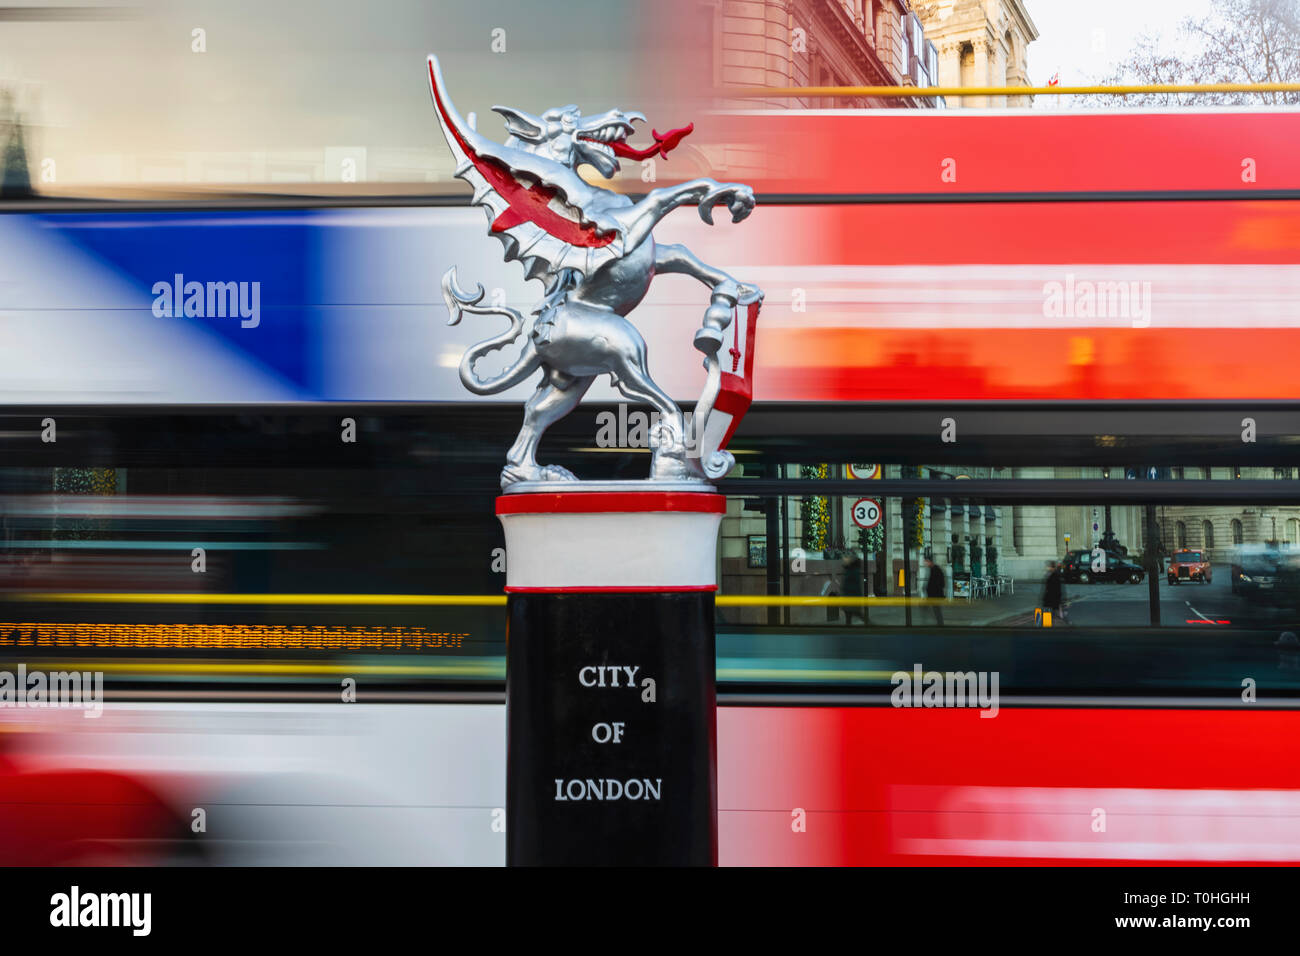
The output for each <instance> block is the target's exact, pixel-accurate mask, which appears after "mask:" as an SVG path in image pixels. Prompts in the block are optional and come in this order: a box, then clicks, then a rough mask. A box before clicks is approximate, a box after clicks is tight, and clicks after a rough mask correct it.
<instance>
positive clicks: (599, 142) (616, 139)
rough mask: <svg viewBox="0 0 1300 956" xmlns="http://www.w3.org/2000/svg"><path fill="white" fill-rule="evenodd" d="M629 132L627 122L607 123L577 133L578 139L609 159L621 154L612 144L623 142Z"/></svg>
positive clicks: (630, 130) (629, 127)
mask: <svg viewBox="0 0 1300 956" xmlns="http://www.w3.org/2000/svg"><path fill="white" fill-rule="evenodd" d="M630 132H632V127H631V125H630V124H628V123H607V124H605V125H604V126H601V127H599V128H598V129H594V130H587V131H586V132H583V133H579V134H578V139H580V140H582V141H583V142H584V143H586V144H587V145H588V146H590V147H591V148H593V149H595V150H596V151H597V152H600V153H604V154H605V155H606V156H608V157H609V158H610V159H614V158H615V157H616V156H618V155H622V154H620V153H619V152H618V151H617V150H616V148H615V146H614V145H613V144H622V143H625V142H626V141H627V135H628V133H630Z"/></svg>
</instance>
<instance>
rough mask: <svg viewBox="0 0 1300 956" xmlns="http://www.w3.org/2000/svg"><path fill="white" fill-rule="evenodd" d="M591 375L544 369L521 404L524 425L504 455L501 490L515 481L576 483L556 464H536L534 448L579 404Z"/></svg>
mask: <svg viewBox="0 0 1300 956" xmlns="http://www.w3.org/2000/svg"><path fill="white" fill-rule="evenodd" d="M594 381H595V376H594V375H591V376H584V377H581V378H579V377H575V376H572V375H565V374H564V373H562V372H558V371H556V370H554V369H548V370H547V374H546V377H545V378H543V379H542V382H541V384H540V385H538V386H537V390H536V391H535V392H533V395H532V397H531V398H529V399H528V401H527V403H526V404H525V405H524V425H523V428H521V429H520V430H519V437H518V438H516V439H515V443H514V444H513V445H511V446H510V451H509V453H508V454H507V455H506V467H505V468H504V469H502V471H501V487H502V488H503V489H504V488H508V487H509V486H510V485H513V484H514V483H515V482H517V481H576V480H577V476H576V475H575V474H573V472H571V471H569V470H568V469H567V468H563V467H561V466H560V465H539V464H537V446H538V445H539V444H540V443H541V440H542V435H543V434H544V433H545V432H546V429H547V428H549V427H550V426H551V425H552V424H553V423H554V422H557V421H559V420H560V419H561V418H563V417H564V416H565V415H567V414H569V412H571V411H573V409H574V408H575V407H576V406H577V404H578V402H580V401H582V396H583V395H585V394H586V393H587V389H589V388H590V387H591V383H592V382H594Z"/></svg>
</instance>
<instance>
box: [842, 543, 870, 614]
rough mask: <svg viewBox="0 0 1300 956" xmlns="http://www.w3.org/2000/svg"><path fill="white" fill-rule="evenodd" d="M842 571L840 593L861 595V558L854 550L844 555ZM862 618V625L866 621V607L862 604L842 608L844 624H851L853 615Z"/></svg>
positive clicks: (846, 595) (851, 595)
mask: <svg viewBox="0 0 1300 956" xmlns="http://www.w3.org/2000/svg"><path fill="white" fill-rule="evenodd" d="M843 563H844V573H843V576H842V578H841V580H840V594H841V595H842V596H844V597H859V598H860V597H862V596H863V593H862V559H861V558H860V557H858V555H857V553H856V552H854V551H849V552H848V553H846V554H845V555H844V562H843ZM855 616H856V617H860V618H862V623H863V625H866V623H867V613H866V608H865V607H864V606H862V605H859V606H857V607H852V606H846V607H845V608H844V623H845V625H846V626H848V625H852V624H853V618H854V617H855Z"/></svg>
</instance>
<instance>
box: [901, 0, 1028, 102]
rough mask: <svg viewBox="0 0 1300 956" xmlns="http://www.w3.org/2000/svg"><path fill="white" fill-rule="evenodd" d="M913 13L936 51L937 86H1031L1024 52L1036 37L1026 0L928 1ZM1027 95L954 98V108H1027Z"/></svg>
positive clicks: (919, 5)
mask: <svg viewBox="0 0 1300 956" xmlns="http://www.w3.org/2000/svg"><path fill="white" fill-rule="evenodd" d="M914 6H915V8H916V13H917V15H918V16H919V17H920V19H921V22H922V24H923V25H924V27H925V33H926V36H927V37H929V38H930V40H932V41H933V42H934V44H935V46H936V47H937V48H938V51H939V76H938V82H937V84H936V85H938V86H1005V87H1016V86H1029V85H1031V84H1030V82H1029V76H1028V70H1027V67H1026V50H1027V48H1028V46H1029V44H1030V43H1032V42H1033V41H1034V40H1036V39H1037V38H1038V28H1037V27H1036V26H1034V21H1033V20H1031V19H1030V18H1029V13H1028V11H1027V10H1026V9H1025V4H1024V0H928V2H924V0H923V2H918V3H916V4H915V5H914ZM1032 100H1033V97H1031V96H989V97H985V96H972V97H961V98H953V99H952V101H951V102H950V103H949V104H948V105H949V106H952V107H966V108H971V107H981V106H1009V107H1018V106H1029V105H1030V104H1031V102H1032Z"/></svg>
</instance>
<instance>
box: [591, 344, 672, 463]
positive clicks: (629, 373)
mask: <svg viewBox="0 0 1300 956" xmlns="http://www.w3.org/2000/svg"><path fill="white" fill-rule="evenodd" d="M637 351H638V354H636V355H618V356H617V362H618V364H617V366H616V368H615V369H614V372H613V374H612V375H611V376H610V380H611V381H612V382H613V383H614V385H615V387H617V388H618V390H619V391H620V392H622V393H623V394H624V395H626V396H627V397H628V398H631V399H636V400H638V401H642V402H647V403H649V404H650V405H653V406H654V407H655V408H656V409H658V410H659V423H658V424H657V425H656V426H655V427H654V429H653V430H652V431H651V434H650V447H651V449H653V452H654V454H653V455H652V456H651V459H650V477H651V478H688V477H690V476H691V469H690V466H689V465H688V464H687V461H686V440H685V437H684V433H685V429H684V427H683V421H682V411H681V409H680V408H678V407H677V404H676V403H675V402H674V401H673V400H672V399H671V398H669V397H668V396H667V395H666V394H665V393H664V392H663V390H662V389H660V388H659V386H658V385H656V384H655V383H654V381H653V380H652V379H651V378H650V373H649V372H647V371H646V352H645V343H644V342H642V343H641V347H640V348H639V349H638V350H637Z"/></svg>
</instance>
